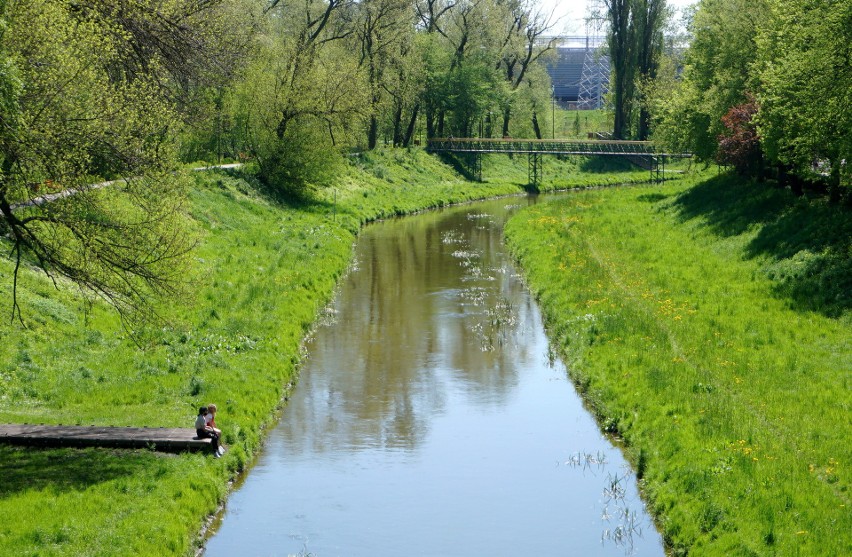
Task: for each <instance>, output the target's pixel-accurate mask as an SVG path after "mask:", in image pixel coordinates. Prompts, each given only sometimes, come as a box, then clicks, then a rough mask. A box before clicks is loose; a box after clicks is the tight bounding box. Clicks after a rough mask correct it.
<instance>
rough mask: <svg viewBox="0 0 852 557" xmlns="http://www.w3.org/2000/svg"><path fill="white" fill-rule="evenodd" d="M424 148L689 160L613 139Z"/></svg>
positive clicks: (440, 143) (433, 142)
mask: <svg viewBox="0 0 852 557" xmlns="http://www.w3.org/2000/svg"><path fill="white" fill-rule="evenodd" d="M426 148H427V149H428V150H429V151H433V152H455V153H541V154H544V153H551V154H564V155H666V156H673V157H688V156H691V155H690V154H689V153H664V152H663V151H662V150H661V149H660V147H659V146H658V145H657V144H655V143H654V142H652V141H621V140H612V139H603V140H578V139H513V138H503V139H493V138H469V137H464V138H454V137H445V138H433V139H429V140H428V141H427V145H426Z"/></svg>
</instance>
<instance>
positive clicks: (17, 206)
mask: <svg viewBox="0 0 852 557" xmlns="http://www.w3.org/2000/svg"><path fill="white" fill-rule="evenodd" d="M227 7H228V6H227V5H226V4H225V3H224V2H222V1H211V2H206V3H204V4H202V5H199V4H198V3H197V2H190V1H189V0H186V1H178V0H174V1H171V2H167V3H163V2H154V1H153V0H139V1H137V2H133V3H121V4H119V5H112V4H111V3H104V2H94V1H93V2H82V1H71V0H59V1H46V0H34V1H28V2H24V1H15V0H3V1H0V20H2V25H0V67H2V70H0V93H2V97H3V98H2V102H0V118H2V121H0V228H2V230H3V232H4V234H5V235H6V236H7V237H8V238H9V242H10V248H9V251H10V253H11V254H12V258H13V259H14V261H15V272H14V277H13V281H14V288H13V300H12V307H13V314H14V313H15V312H16V313H17V315H18V317H19V318H20V317H21V311H20V307H19V306H18V300H17V279H18V275H19V271H20V268H21V266H22V265H24V264H34V265H36V266H38V268H40V269H41V270H42V271H43V272H44V273H46V274H47V275H48V276H50V277H51V278H52V279H53V280H54V282H55V283H57V281H58V279H59V278H60V277H65V278H67V279H70V280H71V281H72V282H73V283H75V284H78V285H80V286H81V287H83V288H84V289H86V290H87V291H90V292H94V293H97V294H99V295H100V296H102V297H104V298H105V299H107V300H108V301H109V302H110V303H112V304H113V305H114V306H115V307H116V308H117V309H118V311H119V312H120V313H121V314H122V316H123V317H131V316H133V315H142V314H144V313H145V310H150V308H151V305H150V304H149V297H150V296H155V295H162V294H168V293H172V292H175V291H176V289H177V288H178V286H179V285H180V283H181V274H182V273H181V271H182V269H183V267H184V263H183V261H184V258H185V256H186V254H187V252H188V250H189V248H190V247H191V239H190V238H189V237H188V236H187V235H186V234H185V233H184V231H183V226H182V211H181V203H182V201H181V200H182V196H181V193H180V191H178V188H175V187H173V186H172V185H171V183H172V182H173V179H169V180H168V181H167V180H165V179H164V178H165V176H166V173H167V172H168V171H169V170H170V169H171V165H172V163H173V161H174V152H175V151H174V146H173V144H172V142H171V141H170V138H171V136H172V135H173V132H174V130H175V128H176V127H177V126H178V125H179V123H180V114H181V112H180V108H181V106H183V105H185V104H186V102H185V101H186V99H187V98H188V97H187V96H185V95H183V93H185V92H188V91H191V89H192V87H193V84H196V83H198V82H200V81H201V80H202V77H203V78H205V79H208V78H209V79H210V80H213V79H215V76H221V75H222V73H221V72H223V71H224V70H225V69H226V68H225V66H227V64H225V62H224V60H223V59H222V58H221V57H219V56H218V55H217V54H215V52H214V51H216V50H217V49H218V48H219V47H221V50H219V51H218V52H219V53H221V54H223V55H224V53H225V52H226V51H228V47H227V45H224V44H223V43H220V42H217V40H215V39H216V38H217V36H216V35H208V34H206V33H201V30H209V29H210V26H209V25H208V24H207V23H205V21H208V20H209V21H220V22H221V21H222V19H221V18H220V17H219V16H220V12H219V10H220V9H221V10H226V8H227ZM234 23H235V22H233V21H232V24H234ZM229 36H230V34H229V33H224V35H219V36H218V37H219V38H222V39H223V41H224V40H225V39H224V37H229ZM202 38H203V39H204V41H206V42H199V41H201V40H202ZM225 42H227V41H225ZM190 52H193V53H195V54H193V55H191V56H190V57H189V59H185V58H184V56H185V55H187V54H188V53H190ZM232 54H233V55H234V58H233V59H236V58H238V54H237V53H232ZM181 99H184V102H182V101H181ZM122 176H124V177H132V179H129V180H128V181H127V182H126V183H124V184H123V185H122V184H116V185H115V186H113V187H110V188H92V187H89V184H91V183H92V181H96V180H98V179H104V178H115V177H122ZM45 189H48V190H50V189H53V190H58V191H60V192H63V193H64V194H66V195H64V196H63V197H61V198H59V199H57V200H55V201H52V202H44V201H45V200H44V199H43V198H41V197H40V196H41V195H42V194H43V193H44V191H45Z"/></svg>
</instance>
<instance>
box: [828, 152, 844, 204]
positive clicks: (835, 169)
mask: <svg viewBox="0 0 852 557" xmlns="http://www.w3.org/2000/svg"><path fill="white" fill-rule="evenodd" d="M840 198H841V190H840V160H839V157H838V158H837V159H835V160H833V161H831V174H830V175H829V177H828V201H829V203H832V204H837V203H840Z"/></svg>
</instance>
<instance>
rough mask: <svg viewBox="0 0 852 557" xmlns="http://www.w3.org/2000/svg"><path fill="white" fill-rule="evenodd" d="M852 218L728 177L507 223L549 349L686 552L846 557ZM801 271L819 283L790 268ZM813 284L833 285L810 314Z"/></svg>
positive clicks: (536, 212)
mask: <svg viewBox="0 0 852 557" xmlns="http://www.w3.org/2000/svg"><path fill="white" fill-rule="evenodd" d="M849 223H850V221H849V219H848V212H847V213H843V210H842V209H837V208H830V207H827V206H825V205H824V204H823V203H822V202H820V201H812V202H808V201H796V200H794V199H792V198H791V197H789V194H788V193H786V192H783V191H781V190H772V189H769V188H767V187H766V186H761V185H755V184H743V183H739V182H738V181H737V180H736V179H734V178H731V177H728V176H722V177H718V178H703V179H702V180H701V181H700V182H698V183H697V184H694V185H691V186H687V185H684V184H680V185H670V186H667V187H664V188H636V189H619V190H607V191H605V192H587V193H586V192H584V193H580V194H577V195H573V196H571V197H569V198H567V199H565V200H562V201H559V202H554V203H550V204H545V205H537V206H535V207H532V208H529V209H527V210H525V211H524V212H523V213H521V214H520V215H518V216H517V217H515V218H514V219H513V220H512V221H510V223H509V225H508V227H507V231H506V233H507V238H508V241H509V242H510V244H511V246H512V249H513V251H514V253H515V254H516V256H517V257H518V259H519V260H520V262H521V265H522V266H523V267H524V269H525V270H526V272H527V274H528V277H529V281H530V284H531V286H532V288H533V289H534V291H535V292H536V294H537V296H538V298H539V300H540V303H541V306H542V310H543V312H544V313H545V315H546V321H547V326H548V328H549V331H550V334H551V336H552V338H553V341H554V343H555V344H556V345H557V347H558V349H559V350H560V351H561V352H562V353H563V354H564V357H565V360H566V364H567V365H568V367H569V369H570V373H571V376H572V378H573V379H574V380H575V381H576V383H577V384H578V386H579V388H580V389H581V390H582V391H583V392H584V394H585V397H586V398H587V400H588V401H589V402H590V404H591V406H592V407H593V408H594V411H595V412H596V413H597V415H598V418H599V420H600V423H601V425H602V427H603V428H604V429H606V430H608V431H610V432H612V433H614V434H616V435H618V436H620V437H622V438H623V439H624V441H625V443H626V446H627V451H628V454H629V456H630V457H631V458H632V460H633V462H634V465H636V466H637V467H638V468H639V469H640V470H641V472H640V475H641V476H642V485H643V489H644V492H645V493H646V495H647V497H648V499H649V501H650V504H651V507H652V511H653V513H654V514H655V515H656V517H657V521H658V524H659V526H660V528H661V530H662V532H663V534H664V536H665V539H666V542H667V543H668V544H669V545H670V547H671V548H672V551H673V553H674V554H678V555H679V554H684V555H685V554H686V553H691V554H699V555H844V554H849V552H850V548H852V534H850V532H852V513H850V492H849V488H850V475H849V462H850V457H852V451H850V448H849V442H848V441H849V431H850V428H849V426H850V416H852V414H850V406H852V396H850V388H852V382H850V379H852V350H850V344H849V341H850V325H852V316H851V315H850V311H849V301H850V291H849V290H848V289H847V288H846V285H848V276H847V277H846V278H845V279H844V280H846V281H847V282H846V283H841V284H836V280H835V277H837V276H839V275H840V274H841V273H840V270H841V269H848V268H849V267H848V266H849V258H850V254H852V252H850V244H849V241H850V240H849V238H850V237H852V235H850V234H849V232H850V230H849V227H850V224H849ZM803 228H805V229H806V230H807V231H808V233H807V234H802V233H801V230H802V229H803ZM770 237H771V238H773V240H772V241H769V240H768V238H770ZM800 260H804V261H808V262H809V264H810V267H809V268H810V269H811V272H803V271H802V270H801V269H798V270H797V271H790V272H787V273H779V271H778V270H779V269H788V270H789V269H791V268H792V267H796V265H797V261H800ZM809 284H820V285H823V286H822V288H824V291H823V292H822V294H821V295H820V296H818V299H816V300H811V302H806V301H805V300H804V299H803V298H804V297H805V296H804V294H803V293H804V292H809V291H810V290H809V289H810V286H806V285H809Z"/></svg>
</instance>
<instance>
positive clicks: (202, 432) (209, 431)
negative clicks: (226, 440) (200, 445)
mask: <svg viewBox="0 0 852 557" xmlns="http://www.w3.org/2000/svg"><path fill="white" fill-rule="evenodd" d="M209 411H210V408H209V407H208V406H202V407H201V408H199V409H198V417H196V418H195V432H196V434H197V435H198V438H199V439H207V438H209V439H210V444H211V445H212V446H213V456H215V457H217V458H218V457H219V455H220V453H219V435H220V434H221V433H222V432H221V431H219V430H218V429H216V427H215V426H213V425H209V423H210V422H213V418H212V417H211V418H210V420H209V421H208V419H207V418H208V416H210V414H209ZM215 411H216V406H215V405H213V412H214V413H215Z"/></svg>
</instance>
